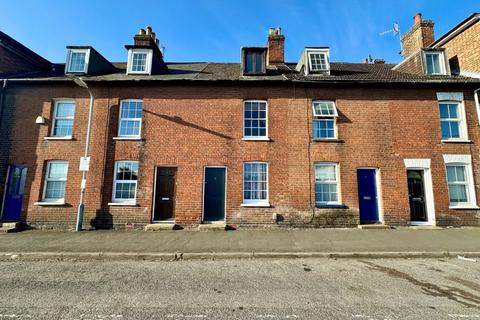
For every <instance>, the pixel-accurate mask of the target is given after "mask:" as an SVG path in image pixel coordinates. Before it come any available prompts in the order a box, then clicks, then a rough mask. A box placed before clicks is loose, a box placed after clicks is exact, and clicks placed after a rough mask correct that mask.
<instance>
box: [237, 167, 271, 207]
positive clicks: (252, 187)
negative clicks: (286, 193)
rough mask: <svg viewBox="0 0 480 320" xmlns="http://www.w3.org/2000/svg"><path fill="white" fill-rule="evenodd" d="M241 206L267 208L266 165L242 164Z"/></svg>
mask: <svg viewBox="0 0 480 320" xmlns="http://www.w3.org/2000/svg"><path fill="white" fill-rule="evenodd" d="M243 204H244V205H259V206H268V164H267V163H265V162H245V163H244V164H243Z"/></svg>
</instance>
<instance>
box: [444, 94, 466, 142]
mask: <svg viewBox="0 0 480 320" xmlns="http://www.w3.org/2000/svg"><path fill="white" fill-rule="evenodd" d="M439 112H440V128H441V132H442V140H467V139H468V137H467V124H466V119H465V110H464V105H463V103H461V102H458V101H440V102H439Z"/></svg>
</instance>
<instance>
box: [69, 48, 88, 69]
mask: <svg viewBox="0 0 480 320" xmlns="http://www.w3.org/2000/svg"><path fill="white" fill-rule="evenodd" d="M89 56H90V50H89V49H69V50H68V57H67V68H66V71H67V72H71V73H87V69H88V59H89Z"/></svg>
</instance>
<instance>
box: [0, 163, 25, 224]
mask: <svg viewBox="0 0 480 320" xmlns="http://www.w3.org/2000/svg"><path fill="white" fill-rule="evenodd" d="M26 179H27V168H26V167H25V166H21V165H18V166H17V165H15V166H10V167H9V169H8V179H7V180H8V181H7V188H6V190H5V202H4V204H3V210H2V216H1V218H2V221H19V220H20V215H21V213H22V200H23V189H24V188H25V180H26Z"/></svg>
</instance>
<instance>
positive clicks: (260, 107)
mask: <svg viewBox="0 0 480 320" xmlns="http://www.w3.org/2000/svg"><path fill="white" fill-rule="evenodd" d="M267 108H268V107H267V102H266V101H256V100H251V101H244V103H243V137H244V139H252V140H255V139H268V125H267V121H268V118H267V117H268V113H267Z"/></svg>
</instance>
